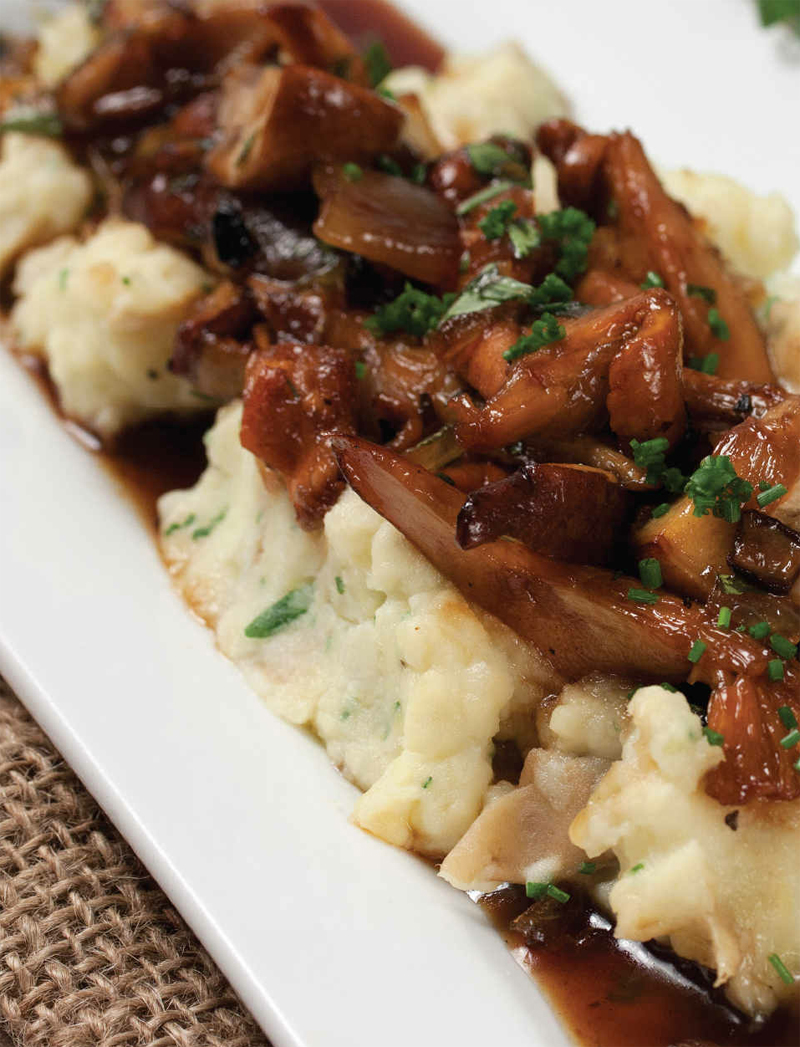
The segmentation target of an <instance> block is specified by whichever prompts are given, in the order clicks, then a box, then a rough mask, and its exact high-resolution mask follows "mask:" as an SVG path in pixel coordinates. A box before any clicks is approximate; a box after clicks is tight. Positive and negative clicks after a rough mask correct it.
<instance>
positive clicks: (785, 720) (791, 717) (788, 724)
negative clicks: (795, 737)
mask: <svg viewBox="0 0 800 1047" xmlns="http://www.w3.org/2000/svg"><path fill="white" fill-rule="evenodd" d="M778 716H780V718H781V723H782V724H783V726H784V727H785V728H786V730H787V731H791V730H792V728H794V727H797V717H796V716H795V714H794V713H793V712H792V710H791V709H790V708H789V706H788V705H782V706H781V707H780V709H778Z"/></svg>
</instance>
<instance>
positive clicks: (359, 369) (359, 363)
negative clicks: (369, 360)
mask: <svg viewBox="0 0 800 1047" xmlns="http://www.w3.org/2000/svg"><path fill="white" fill-rule="evenodd" d="M355 369H356V378H358V379H359V380H360V379H362V378H363V377H364V376H365V375H366V373H367V365H366V364H365V363H364V361H363V360H356V362H355Z"/></svg>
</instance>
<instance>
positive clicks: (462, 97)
mask: <svg viewBox="0 0 800 1047" xmlns="http://www.w3.org/2000/svg"><path fill="white" fill-rule="evenodd" d="M386 86H387V87H388V88H389V89H390V90H391V91H393V92H394V93H395V94H397V95H403V94H407V93H412V94H416V95H417V97H418V98H419V99H420V101H421V102H422V106H423V108H424V110H425V113H426V115H427V117H428V120H429V122H430V125H431V128H432V130H433V132H434V134H435V135H436V137H437V138H438V139H439V141H440V143H441V146H442V149H455V148H457V147H458V146H459V145H463V144H464V143H465V142H479V141H481V140H482V139H484V138H488V137H489V136H490V135H492V134H496V133H498V132H506V133H508V134H511V135H515V136H516V137H518V138H524V139H526V140H527V139H530V138H531V137H532V136H533V134H534V132H535V130H536V128H537V127H538V126H539V124H542V123H544V121H545V120H551V119H554V118H555V117H557V116H566V115H568V113H569V106H568V105H567V102H566V99H565V98H564V96H563V95H562V94H561V92H560V91H559V90H558V88H557V87H556V85H555V84H554V82H553V81H552V80H551V79H550V77H549V76H548V75H547V73H545V72H544V71H543V70H542V69H540V68H539V67H538V66H536V65H534V64H533V62H531V60H530V59H529V58H528V56H527V55H526V54H525V52H524V51H523V50H522V48H521V47H520V46H519V45H518V44H516V43H512V42H509V43H505V44H502V45H501V46H500V47H497V48H495V50H494V51H491V52H490V53H489V54H487V55H483V56H481V57H479V58H475V57H471V56H468V55H447V56H446V57H445V60H444V64H443V66H442V69H441V71H440V72H438V73H436V74H431V73H428V72H426V71H425V70H424V69H420V68H419V67H417V66H406V67H405V68H403V69H397V70H395V71H394V72H392V73H390V74H389V76H388V77H387V79H386Z"/></svg>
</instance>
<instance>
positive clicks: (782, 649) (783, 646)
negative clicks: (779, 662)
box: [769, 633, 797, 658]
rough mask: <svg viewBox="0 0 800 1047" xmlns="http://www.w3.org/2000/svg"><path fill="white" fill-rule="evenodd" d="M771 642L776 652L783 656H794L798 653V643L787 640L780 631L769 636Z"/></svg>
mask: <svg viewBox="0 0 800 1047" xmlns="http://www.w3.org/2000/svg"><path fill="white" fill-rule="evenodd" d="M769 644H770V647H771V648H772V650H773V651H774V652H775V654H779V655H780V656H781V658H794V656H795V655H796V654H797V644H796V643H792V641H791V640H787V639H786V637H785V636H781V634H780V633H773V634H772V636H770V638H769Z"/></svg>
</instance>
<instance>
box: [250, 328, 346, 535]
mask: <svg viewBox="0 0 800 1047" xmlns="http://www.w3.org/2000/svg"><path fill="white" fill-rule="evenodd" d="M356 381H357V380H356V376H355V369H354V367H353V357H352V354H351V353H349V352H348V351H347V350H345V349H334V348H331V347H330V346H316V345H306V344H298V343H292V342H279V343H277V344H276V345H274V346H268V347H266V348H263V349H258V350H256V351H255V352H254V353H252V354H251V356H250V358H249V360H248V363H247V370H246V375H245V386H244V395H243V400H244V410H243V413H242V429H241V436H240V438H241V442H242V446H243V447H246V448H247V450H248V451H252V453H253V454H254V455H255V456H256V457H257V458H259V459H260V460H261V461H262V462H263V463H264V465H266V466H268V467H269V468H270V469H275V470H276V471H277V472H279V473H280V474H281V475H282V477H283V479H284V481H285V483H286V486H287V489H288V491H289V496H290V498H291V499H292V503H293V505H294V508H295V512H296V514H297V519H298V522H299V523H300V525H301V526H302V527H305V528H306V529H311V528H314V527H318V526H319V525H320V524H321V523H322V518H323V516H324V515H325V512H326V511H327V510H328V509H330V507H331V506H332V505H333V503H334V502H335V501H336V499H337V497H338V496H339V492H340V491H341V488H342V486H343V481H342V478H341V476H340V474H339V469H338V467H337V465H336V460H335V459H334V456H333V453H332V451H331V446H330V439H331V433H333V432H339V433H353V432H355V424H356V410H357V390H356Z"/></svg>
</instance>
